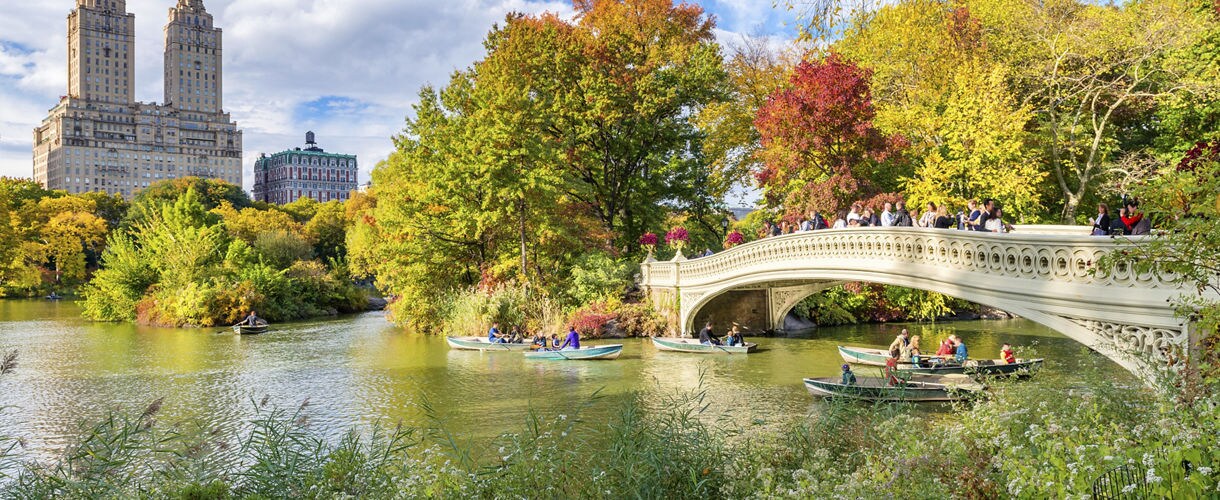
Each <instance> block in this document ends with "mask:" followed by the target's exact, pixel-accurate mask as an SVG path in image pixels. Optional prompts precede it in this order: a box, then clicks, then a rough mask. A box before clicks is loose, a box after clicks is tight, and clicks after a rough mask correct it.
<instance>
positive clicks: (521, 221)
mask: <svg viewBox="0 0 1220 500" xmlns="http://www.w3.org/2000/svg"><path fill="white" fill-rule="evenodd" d="M517 234H518V236H520V238H521V277H522V278H525V280H526V281H529V260H528V259H527V258H526V255H527V254H526V252H527V246H526V243H525V198H522V199H521V200H520V201H519V202H517Z"/></svg>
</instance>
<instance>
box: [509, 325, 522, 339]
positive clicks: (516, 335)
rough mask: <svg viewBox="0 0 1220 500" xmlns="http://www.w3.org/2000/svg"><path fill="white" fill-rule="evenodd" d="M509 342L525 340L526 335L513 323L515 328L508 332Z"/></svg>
mask: <svg viewBox="0 0 1220 500" xmlns="http://www.w3.org/2000/svg"><path fill="white" fill-rule="evenodd" d="M508 342H509V343H512V344H520V343H522V342H525V335H522V334H521V328H518V327H517V325H513V329H512V330H511V331H510V332H509V334H508Z"/></svg>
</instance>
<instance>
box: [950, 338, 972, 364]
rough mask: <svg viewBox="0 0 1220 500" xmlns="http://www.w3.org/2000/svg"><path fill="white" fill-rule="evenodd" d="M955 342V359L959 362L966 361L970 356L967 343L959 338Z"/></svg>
mask: <svg viewBox="0 0 1220 500" xmlns="http://www.w3.org/2000/svg"><path fill="white" fill-rule="evenodd" d="M955 343H956V344H957V348H956V349H955V350H954V354H953V360H954V361H957V362H958V363H965V362H966V359H967V358H969V353H968V352H967V351H966V343H965V342H963V341H962V339H957V342H955Z"/></svg>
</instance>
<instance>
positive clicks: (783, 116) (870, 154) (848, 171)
mask: <svg viewBox="0 0 1220 500" xmlns="http://www.w3.org/2000/svg"><path fill="white" fill-rule="evenodd" d="M869 76H870V72H869V71H868V70H866V69H863V68H860V67H858V66H856V65H855V64H853V63H852V62H850V61H846V60H844V59H843V58H841V57H840V56H838V55H836V54H831V55H830V56H828V57H826V58H825V59H822V60H819V61H815V62H810V61H804V62H801V63H800V64H799V65H797V67H796V70H795V72H794V74H793V75H792V78H791V81H790V85H789V87H788V88H785V89H783V90H780V91H778V92H776V93H774V94H772V95H771V97H770V98H769V99H768V102H767V104H766V105H765V106H763V107H762V109H760V110H759V112H758V118H757V120H756V121H755V125H756V126H757V127H758V130H759V133H760V134H761V138H762V147H763V149H762V152H761V156H762V158H763V160H764V163H765V165H764V167H763V168H762V169H761V170H760V171H758V172H757V173H756V174H755V175H756V178H757V180H758V183H759V185H760V186H761V187H762V188H763V190H764V194H765V196H766V202H767V203H768V204H769V205H770V206H772V207H779V206H782V207H785V208H787V209H788V210H790V211H791V210H797V211H801V212H803V211H806V210H809V209H817V210H821V211H825V212H833V211H835V210H837V209H839V208H841V207H846V206H847V205H848V204H850V203H851V202H852V201H855V200H858V199H867V198H872V197H874V196H878V195H881V194H883V193H886V192H888V191H892V190H893V189H894V188H895V187H896V182H897V179H898V177H899V175H900V173H901V171H900V170H899V169H900V165H901V163H900V162H899V160H900V153H901V151H902V148H903V147H904V146H905V145H906V141H905V139H903V138H902V137H901V136H887V135H885V134H883V133H882V132H881V131H880V130H878V129H877V127H875V126H874V125H873V118H874V117H875V109H874V108H873V102H872V94H871V92H870V89H869Z"/></svg>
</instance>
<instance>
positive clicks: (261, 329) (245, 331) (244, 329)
mask: <svg viewBox="0 0 1220 500" xmlns="http://www.w3.org/2000/svg"><path fill="white" fill-rule="evenodd" d="M267 328H268V325H267V323H259V324H258V325H257V326H250V325H233V333H236V334H238V335H258V334H260V333H266V332H267Z"/></svg>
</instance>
